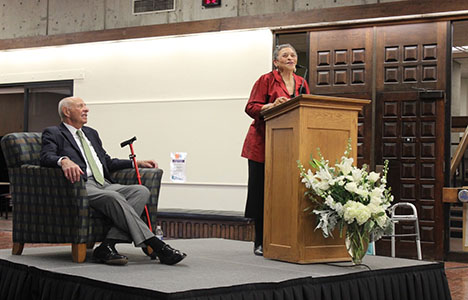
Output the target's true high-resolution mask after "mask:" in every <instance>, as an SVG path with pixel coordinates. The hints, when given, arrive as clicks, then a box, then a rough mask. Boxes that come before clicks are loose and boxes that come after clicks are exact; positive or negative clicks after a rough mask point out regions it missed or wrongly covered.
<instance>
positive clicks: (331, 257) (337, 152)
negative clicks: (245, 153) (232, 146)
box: [263, 95, 360, 263]
mask: <svg viewBox="0 0 468 300" xmlns="http://www.w3.org/2000/svg"><path fill="white" fill-rule="evenodd" d="M312 98H313V97H312V96H311V95H309V96H307V97H304V99H299V100H298V101H296V102H293V103H291V104H289V106H287V105H285V106H284V107H285V108H284V109H283V110H281V108H279V110H278V111H276V112H274V111H273V112H272V115H271V116H268V119H267V123H266V132H265V134H266V145H265V146H266V148H265V221H264V242H263V248H264V257H265V258H271V259H277V260H282V261H288V262H295V263H314V262H331V261H349V260H350V256H349V255H348V253H347V251H346V247H345V244H344V237H342V238H340V237H339V232H338V231H336V232H335V233H334V238H324V237H323V234H322V231H321V230H320V229H318V230H315V227H316V218H315V216H311V215H310V214H309V213H308V212H305V211H304V209H305V208H307V207H308V206H310V205H311V202H310V201H309V200H308V199H306V198H305V196H304V193H305V191H306V188H305V186H304V184H303V183H302V182H301V178H300V174H299V173H300V172H299V168H298V167H297V160H300V161H301V163H302V164H303V165H304V166H305V168H306V169H308V168H309V164H308V162H309V160H310V156H311V155H313V157H314V158H318V151H317V148H320V152H321V154H322V155H323V156H324V158H325V159H328V160H329V161H330V164H331V165H334V164H335V161H337V160H339V159H340V158H341V157H342V155H343V154H344V151H345V150H346V146H347V144H348V141H349V139H350V138H351V147H352V149H353V150H352V153H351V157H353V158H354V159H355V161H356V157H357V155H356V154H357V118H358V109H356V107H357V105H360V104H356V101H353V100H352V99H350V100H349V101H350V102H351V104H352V105H347V102H346V101H348V100H347V99H344V100H343V99H341V100H340V101H335V102H333V101H330V102H328V101H327V99H320V101H318V102H314V99H312ZM321 98H323V97H321ZM335 100H336V99H335Z"/></svg>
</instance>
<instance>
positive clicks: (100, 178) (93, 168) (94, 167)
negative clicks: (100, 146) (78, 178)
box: [76, 130, 104, 185]
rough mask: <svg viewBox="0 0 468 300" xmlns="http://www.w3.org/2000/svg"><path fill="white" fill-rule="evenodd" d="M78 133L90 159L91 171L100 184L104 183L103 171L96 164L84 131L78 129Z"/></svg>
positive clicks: (87, 157)
mask: <svg viewBox="0 0 468 300" xmlns="http://www.w3.org/2000/svg"><path fill="white" fill-rule="evenodd" d="M76 134H77V135H78V137H79V138H80V141H81V145H82V146H83V150H84V153H85V156H86V159H87V160H88V164H89V167H90V168H91V172H93V177H94V180H96V182H97V183H99V184H100V185H104V176H103V175H102V173H101V171H99V168H98V166H97V164H96V160H94V158H93V155H92V154H91V149H90V148H89V145H88V143H87V142H86V140H85V139H84V136H83V132H82V131H81V130H77V131H76Z"/></svg>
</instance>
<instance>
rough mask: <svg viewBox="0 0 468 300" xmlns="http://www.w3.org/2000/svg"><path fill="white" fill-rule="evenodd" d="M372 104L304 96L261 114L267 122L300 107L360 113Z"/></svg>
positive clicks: (352, 99)
mask: <svg viewBox="0 0 468 300" xmlns="http://www.w3.org/2000/svg"><path fill="white" fill-rule="evenodd" d="M370 102H371V100H367V99H355V98H346V97H335V96H324V95H314V94H304V95H299V96H297V97H294V98H292V99H291V100H289V101H286V102H284V103H283V104H280V105H278V106H275V107H273V108H270V109H268V110H266V111H264V112H261V115H262V116H263V117H264V119H265V121H266V120H268V119H271V118H273V117H276V116H277V115H280V114H283V113H285V112H288V111H290V110H293V109H295V108H297V107H300V106H307V107H319V108H331V107H333V108H335V109H336V108H338V109H345V110H356V111H360V110H361V109H362V107H363V106H364V105H366V104H369V103H370Z"/></svg>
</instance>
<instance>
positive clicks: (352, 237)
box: [345, 223, 370, 265]
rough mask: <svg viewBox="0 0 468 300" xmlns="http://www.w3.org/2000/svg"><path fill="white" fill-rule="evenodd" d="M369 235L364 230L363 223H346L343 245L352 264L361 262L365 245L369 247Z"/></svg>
mask: <svg viewBox="0 0 468 300" xmlns="http://www.w3.org/2000/svg"><path fill="white" fill-rule="evenodd" d="M369 237H370V233H369V232H367V231H366V230H365V224H363V225H358V224H354V223H353V224H351V225H348V229H347V231H346V238H345V245H346V250H348V254H349V256H351V260H352V261H353V264H354V265H360V264H362V259H363V258H364V256H365V255H366V252H367V247H369Z"/></svg>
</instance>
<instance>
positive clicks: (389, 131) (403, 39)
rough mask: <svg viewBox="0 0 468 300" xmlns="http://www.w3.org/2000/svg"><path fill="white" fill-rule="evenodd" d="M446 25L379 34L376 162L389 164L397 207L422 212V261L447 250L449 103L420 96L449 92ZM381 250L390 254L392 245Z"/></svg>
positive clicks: (410, 245)
mask: <svg viewBox="0 0 468 300" xmlns="http://www.w3.org/2000/svg"><path fill="white" fill-rule="evenodd" d="M447 26H448V25H447V23H446V22H439V23H437V22H436V23H428V24H410V25H394V26H383V27H378V28H377V29H376V78H377V80H376V90H377V93H376V95H377V97H376V118H375V120H376V123H375V128H376V131H375V132H376V134H375V149H376V153H375V161H376V163H377V164H383V161H384V160H386V159H387V160H389V162H390V172H389V184H390V186H391V187H392V190H393V195H394V196H395V202H400V201H401V202H410V203H413V204H414V205H415V206H416V207H417V209H418V216H419V226H420V231H421V242H422V252H423V256H424V257H425V258H435V259H443V245H444V243H443V241H444V238H443V228H444V221H443V220H444V218H443V205H442V195H441V191H442V187H443V184H444V176H443V175H444V170H443V161H444V114H445V111H444V99H443V98H427V97H421V96H420V95H421V92H420V91H423V90H441V91H445V88H446V87H445V77H446V70H445V66H446V55H445V53H446V47H447V46H446V32H447ZM418 91H419V92H418ZM398 232H399V233H411V232H414V224H411V223H406V224H399V225H397V233H398ZM379 246H380V249H381V250H383V251H384V252H386V253H390V250H389V248H390V243H389V241H387V242H383V243H380V245H379ZM397 255H398V256H408V257H415V256H416V245H415V242H414V238H412V237H408V238H401V239H400V240H399V241H398V242H397Z"/></svg>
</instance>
